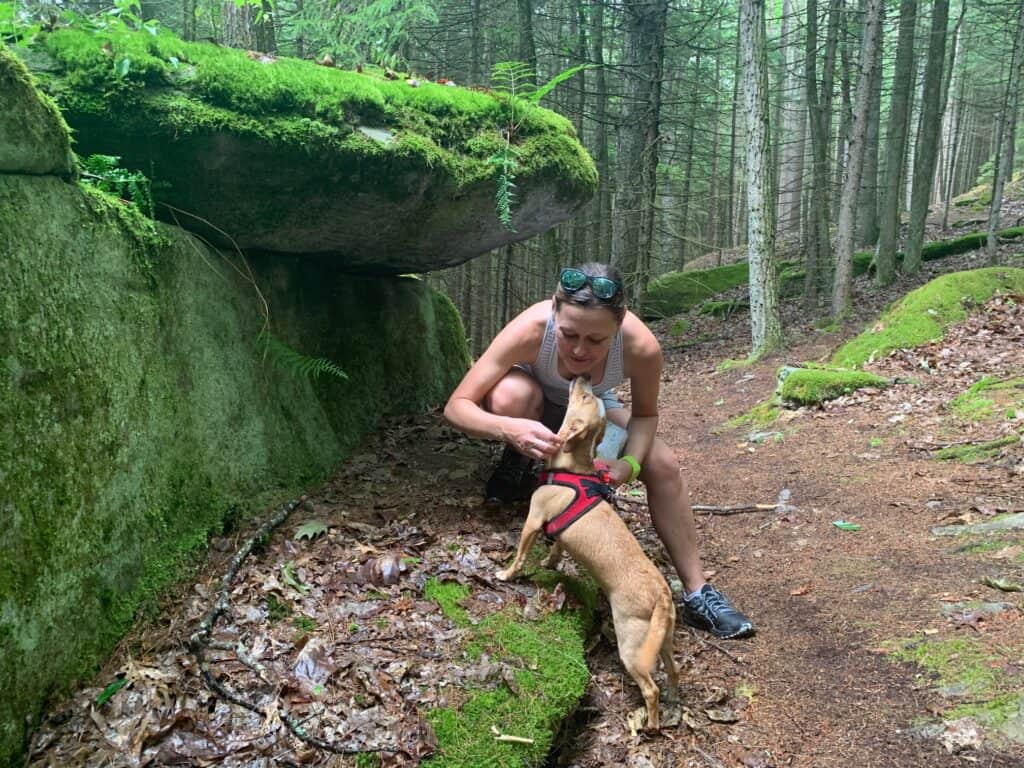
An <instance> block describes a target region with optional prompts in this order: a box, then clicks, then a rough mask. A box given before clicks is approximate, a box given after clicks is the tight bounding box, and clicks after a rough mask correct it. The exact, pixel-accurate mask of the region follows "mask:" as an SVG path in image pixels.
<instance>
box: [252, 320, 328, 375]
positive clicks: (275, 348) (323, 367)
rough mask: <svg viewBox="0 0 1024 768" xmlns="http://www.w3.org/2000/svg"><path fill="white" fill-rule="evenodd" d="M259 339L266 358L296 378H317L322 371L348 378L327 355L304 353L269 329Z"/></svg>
mask: <svg viewBox="0 0 1024 768" xmlns="http://www.w3.org/2000/svg"><path fill="white" fill-rule="evenodd" d="M259 341H260V343H261V344H262V345H263V357H264V359H266V360H270V361H271V362H272V363H273V364H274V365H275V366H277V367H278V368H280V369H281V370H283V371H285V372H286V373H288V374H290V375H292V376H295V377H296V378H300V379H317V378H319V377H320V374H321V373H327V374H330V375H331V376H334V377H335V378H338V379H341V380H342V381H347V380H348V374H347V373H345V372H344V371H343V370H341V368H339V367H338V366H337V365H336V364H335V363H333V362H331V361H330V360H329V359H327V358H326V357H308V356H307V355H303V354H302V353H301V352H298V351H296V350H295V349H293V348H292V347H290V346H288V345H287V344H285V343H284V342H283V341H281V340H280V339H279V338H277V337H276V336H274V335H273V334H272V333H270V332H269V331H263V332H262V333H261V334H260V336H259Z"/></svg>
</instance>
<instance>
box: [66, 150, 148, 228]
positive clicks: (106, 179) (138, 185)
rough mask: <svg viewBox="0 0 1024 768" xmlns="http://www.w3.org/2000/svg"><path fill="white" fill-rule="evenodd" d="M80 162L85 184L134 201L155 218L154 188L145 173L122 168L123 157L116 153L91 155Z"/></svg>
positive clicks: (145, 212)
mask: <svg viewBox="0 0 1024 768" xmlns="http://www.w3.org/2000/svg"><path fill="white" fill-rule="evenodd" d="M80 162H81V166H82V183H83V184H86V185H88V186H91V187H96V188H97V189H100V190H102V191H104V192H106V193H108V194H111V195H115V196H116V197H119V198H121V199H122V200H124V201H126V202H130V203H134V205H135V207H136V208H138V209H139V211H141V212H142V213H144V214H145V215H146V216H148V217H149V218H153V190H152V185H151V184H150V181H149V179H148V178H146V176H145V174H143V173H140V172H139V171H129V170H128V169H127V168H122V167H121V165H120V163H121V158H120V157H117V156H116V155H89V156H88V157H86V158H85V159H84V160H80Z"/></svg>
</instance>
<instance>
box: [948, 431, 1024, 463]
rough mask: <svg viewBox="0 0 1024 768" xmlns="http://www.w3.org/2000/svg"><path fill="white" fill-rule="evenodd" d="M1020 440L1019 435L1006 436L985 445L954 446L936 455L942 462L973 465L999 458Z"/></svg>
mask: <svg viewBox="0 0 1024 768" xmlns="http://www.w3.org/2000/svg"><path fill="white" fill-rule="evenodd" d="M1020 440H1021V438H1020V436H1019V435H1006V436H1005V437H1000V438H999V439H998V440H990V441H988V442H984V443H972V444H970V445H952V446H950V447H949V448H943V449H942V450H939V451H936V452H935V454H934V455H935V458H936V459H938V460H940V461H961V462H963V463H964V464H973V463H975V462H979V461H985V460H986V459H991V458H994V457H996V456H998V455H999V453H1000V451H1001V449H1002V448H1004V447H1006V446H1007V445H1013V444H1015V443H1019V442H1020Z"/></svg>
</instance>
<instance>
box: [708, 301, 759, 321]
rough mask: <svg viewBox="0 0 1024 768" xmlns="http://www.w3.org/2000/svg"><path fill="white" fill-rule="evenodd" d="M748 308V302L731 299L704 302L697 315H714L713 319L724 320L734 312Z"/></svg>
mask: <svg viewBox="0 0 1024 768" xmlns="http://www.w3.org/2000/svg"><path fill="white" fill-rule="evenodd" d="M749 308H750V302H749V301H742V300H740V299H731V300H729V301H705V302H704V303H703V304H701V305H700V309H699V310H698V311H697V313H698V314H701V315H714V316H715V317H722V318H726V317H729V316H730V315H732V314H733V313H734V312H738V311H740V310H744V309H749Z"/></svg>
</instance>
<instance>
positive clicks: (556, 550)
mask: <svg viewBox="0 0 1024 768" xmlns="http://www.w3.org/2000/svg"><path fill="white" fill-rule="evenodd" d="M561 559H562V545H561V543H560V542H558V541H555V543H554V544H552V545H551V551H549V552H548V556H547V558H546V559H545V560H544V567H545V568H552V569H553V568H557V567H558V561H559V560H561Z"/></svg>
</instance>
